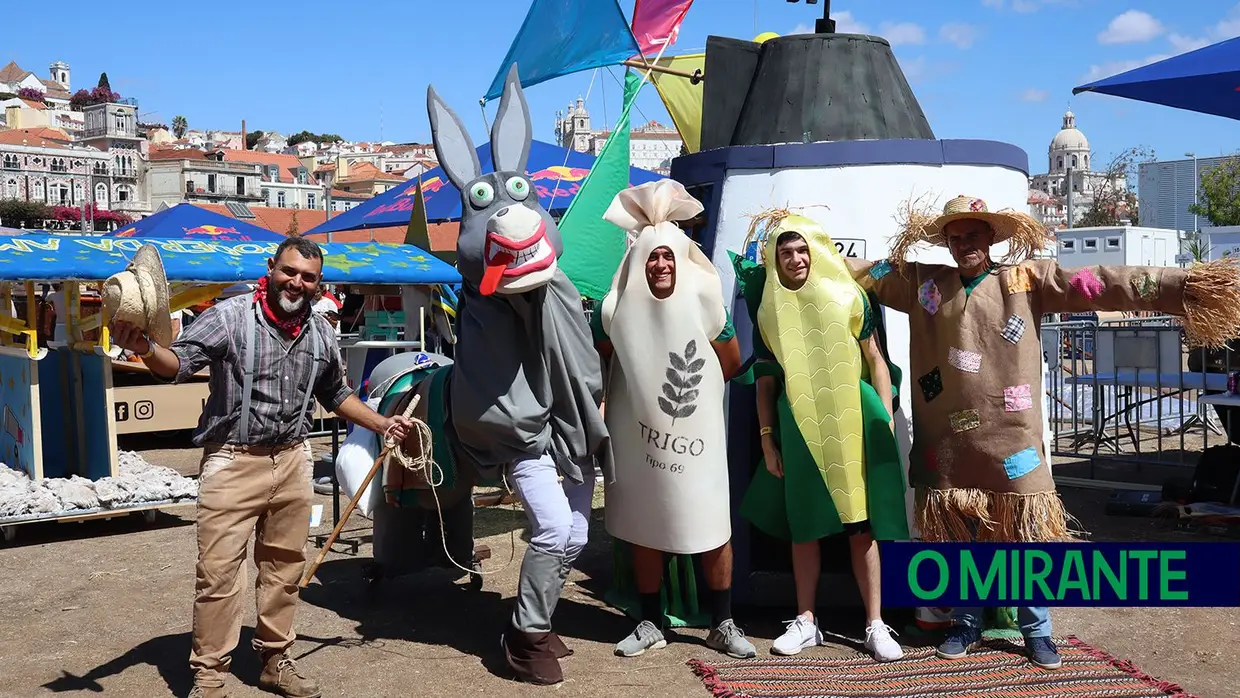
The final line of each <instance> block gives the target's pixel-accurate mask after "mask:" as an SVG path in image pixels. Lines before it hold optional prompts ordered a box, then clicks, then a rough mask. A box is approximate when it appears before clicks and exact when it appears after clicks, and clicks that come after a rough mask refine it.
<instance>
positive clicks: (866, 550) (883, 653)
mask: <svg viewBox="0 0 1240 698" xmlns="http://www.w3.org/2000/svg"><path fill="white" fill-rule="evenodd" d="M754 242H756V244H757V250H758V253H759V257H760V259H761V260H762V263H761V264H758V263H755V262H753V261H751V260H748V259H745V258H744V257H740V256H737V255H733V264H734V266H735V269H736V274H737V280H738V282H739V284H740V287H741V292H742V294H743V296H744V297H745V300H746V304H747V305H748V307H749V312H750V314H751V316H752V317H753V318H754V327H755V332H754V340H753V344H754V359H755V362H754V364H753V374H754V375H755V376H757V383H758V386H757V389H758V427H759V435H760V437H761V442H762V452H763V456H764V462H763V463H762V464H760V465H759V467H758V469H757V471H756V472H755V473H754V477H753V481H752V482H751V484H750V487H749V490H748V491H747V492H746V494H745V498H744V500H743V501H742V504H741V510H740V513H741V515H742V516H744V517H745V518H746V519H748V520H749V521H750V522H751V523H752V524H753V525H754V526H756V527H757V528H758V529H760V530H761V531H763V532H764V533H766V534H768V535H771V536H773V537H776V538H781V539H783V540H788V541H791V543H792V566H793V578H794V582H795V585H796V596H797V598H796V602H797V616H796V618H795V619H794V620H792V621H791V622H789V623H788V628H787V630H786V631H785V632H784V634H783V635H781V636H780V637H779V638H777V639H776V640H775V642H774V643H773V644H772V646H771V651H772V652H773V653H775V654H782V655H794V654H798V653H800V652H801V651H802V650H803V649H805V648H807V647H812V646H815V645H820V644H823V636H822V632H821V631H820V630H819V628H818V621H817V619H816V618H815V616H814V609H815V592H816V591H817V588H818V576H819V573H820V571H821V561H820V548H819V541H820V540H821V539H822V538H825V537H827V536H831V535H835V534H838V533H847V534H848V541H849V549H850V553H851V559H852V567H853V574H854V575H855V576H856V579H857V585H858V587H859V588H860V591H861V597H862V601H863V602H864V605H865V611H866V617H867V620H868V624H867V626H866V631H865V647H866V649H867V650H868V651H869V652H870V653H871V654H872V655H873V656H874V658H875V659H878V660H880V661H891V660H895V659H899V658H900V657H902V656H903V654H904V653H903V650H902V649H901V648H900V645H899V643H897V642H896V641H895V640H894V639H893V638H892V636H891V635H892V632H893V631H892V629H891V628H890V627H889V626H888V625H887V624H886V623H884V622H883V620H882V614H881V610H882V603H881V594H880V590H881V575H880V566H879V557H878V544H877V543H876V542H875V539H876V538H877V539H881V540H899V539H907V538H908V523H907V521H906V520H905V506H904V492H905V490H906V487H905V484H904V479H903V475H902V473H901V470H902V468H901V465H900V457H899V450H898V448H897V446H896V441H895V435H894V431H893V427H892V421H891V420H892V415H893V414H894V411H893V409H892V403H893V399H894V387H893V386H894V385H898V383H899V380H898V375H899V374H898V369H895V367H894V366H891V365H890V364H889V363H888V361H887V360H886V358H885V357H884V356H883V353H882V351H881V348H880V347H879V344H878V341H877V338H876V336H875V332H874V322H873V315H872V311H871V308H870V304H869V300H868V299H867V297H866V294H865V293H863V292H862V290H861V289H860V288H859V287H858V286H857V284H856V283H855V282H854V281H853V279H852V277H851V276H850V274H849V272H848V268H847V267H846V266H845V264H844V260H843V258H842V257H841V256H840V254H839V252H838V251H837V250H836V247H835V243H834V242H832V240H831V238H830V237H829V236H828V235H827V233H826V232H825V231H824V230H823V229H822V227H821V226H820V225H818V224H817V223H816V222H814V221H813V220H810V219H809V218H806V217H804V216H801V215H798V214H795V213H792V212H790V211H788V210H786V209H776V210H772V211H767V212H765V213H763V214H762V215H760V216H756V217H755V218H754V220H753V225H752V226H751V228H750V234H749V239H748V240H747V242H746V248H747V249H748V248H749V247H750V246H751V244H753V243H754ZM893 371H894V372H896V375H897V380H895V381H893V380H892V373H893Z"/></svg>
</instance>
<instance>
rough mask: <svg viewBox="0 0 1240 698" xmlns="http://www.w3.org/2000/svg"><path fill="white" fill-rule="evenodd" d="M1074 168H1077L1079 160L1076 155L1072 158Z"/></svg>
mask: <svg viewBox="0 0 1240 698" xmlns="http://www.w3.org/2000/svg"><path fill="white" fill-rule="evenodd" d="M1072 166H1073V167H1077V159H1076V156H1075V155H1073V156H1072Z"/></svg>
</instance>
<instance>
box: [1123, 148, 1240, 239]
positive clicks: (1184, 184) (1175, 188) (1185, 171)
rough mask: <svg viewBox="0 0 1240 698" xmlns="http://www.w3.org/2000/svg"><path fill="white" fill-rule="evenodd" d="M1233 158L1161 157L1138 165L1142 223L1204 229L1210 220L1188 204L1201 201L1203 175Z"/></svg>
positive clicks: (1138, 199) (1163, 226)
mask: <svg viewBox="0 0 1240 698" xmlns="http://www.w3.org/2000/svg"><path fill="white" fill-rule="evenodd" d="M1229 159H1231V158H1230V157H1228V156H1219V157H1209V158H1185V159H1182V160H1158V161H1155V162H1145V163H1141V165H1140V167H1138V168H1137V201H1138V202H1139V205H1140V210H1139V212H1138V216H1139V217H1140V219H1141V225H1145V226H1152V227H1156V228H1172V229H1174V230H1188V231H1192V230H1203V229H1205V228H1209V227H1211V226H1210V221H1209V219H1207V218H1206V217H1205V216H1194V215H1193V214H1192V212H1190V211H1189V210H1188V207H1189V206H1191V205H1193V203H1194V202H1196V201H1197V186H1198V183H1199V182H1200V181H1201V175H1203V174H1205V173H1207V172H1209V171H1210V170H1211V169H1212V168H1214V167H1217V166H1218V165H1221V164H1223V163H1225V162H1227V161H1228V160H1229Z"/></svg>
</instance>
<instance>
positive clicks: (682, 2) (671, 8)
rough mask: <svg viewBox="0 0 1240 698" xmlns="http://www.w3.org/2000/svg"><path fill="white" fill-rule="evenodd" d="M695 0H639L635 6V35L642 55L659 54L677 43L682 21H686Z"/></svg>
mask: <svg viewBox="0 0 1240 698" xmlns="http://www.w3.org/2000/svg"><path fill="white" fill-rule="evenodd" d="M692 4H693V0H637V5H636V6H635V7H634V8H633V36H635V37H637V43H638V44H639V45H640V46H641V49H642V55H650V54H657V53H658V52H659V51H660V50H661V49H664V48H665V46H664V45H665V44H666V46H671V45H672V44H674V43H676V35H677V34H679V33H680V23H681V22H683V21H685V15H686V14H688V13H689V6H690V5H692Z"/></svg>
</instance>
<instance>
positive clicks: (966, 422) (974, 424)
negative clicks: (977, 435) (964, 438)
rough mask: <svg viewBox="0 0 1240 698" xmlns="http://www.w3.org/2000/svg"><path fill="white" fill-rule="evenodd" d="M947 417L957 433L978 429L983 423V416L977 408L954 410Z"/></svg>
mask: <svg viewBox="0 0 1240 698" xmlns="http://www.w3.org/2000/svg"><path fill="white" fill-rule="evenodd" d="M947 419H948V420H949V421H950V422H951V425H952V431H954V432H956V433H960V432H962V431H968V430H970V429H976V428H978V427H980V426H981V425H982V417H981V415H979V414H978V413H977V410H964V411H962V412H952V413H951V414H950V415H949V416H948V418H947Z"/></svg>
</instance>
